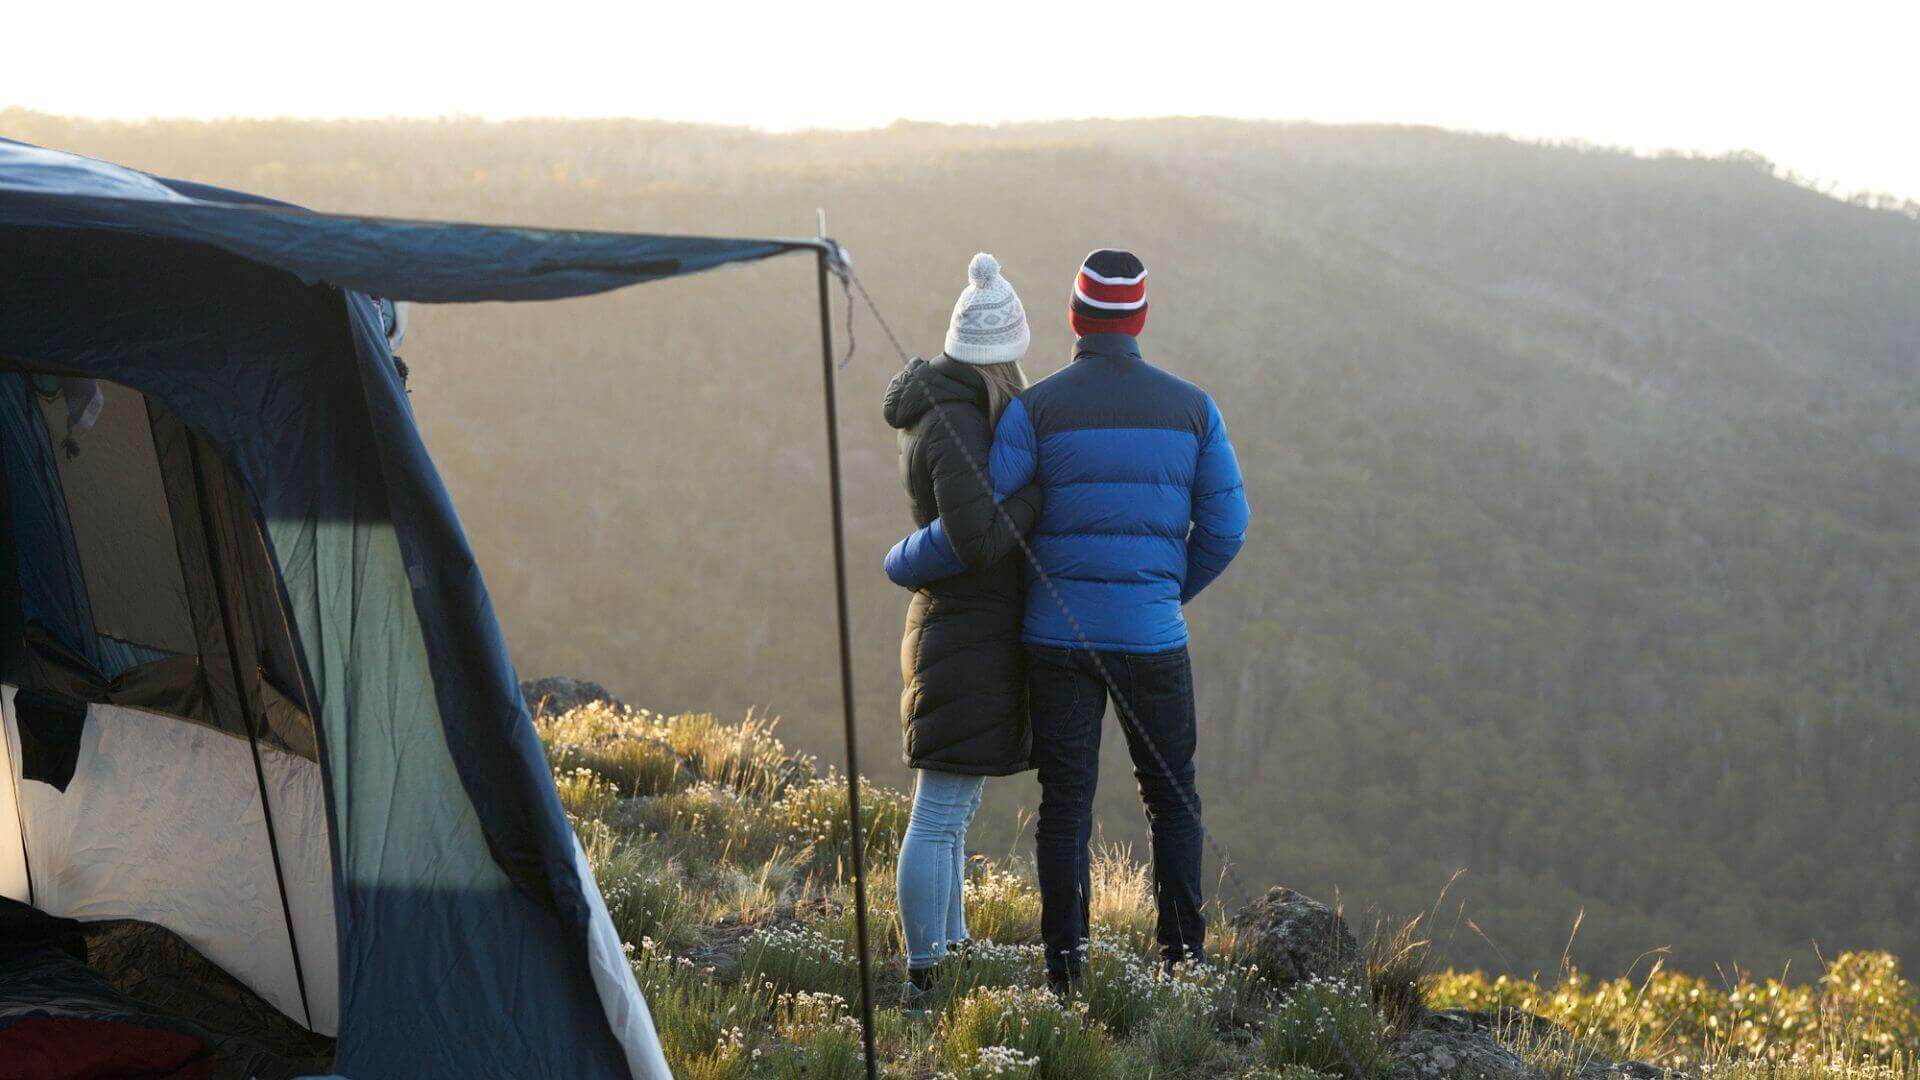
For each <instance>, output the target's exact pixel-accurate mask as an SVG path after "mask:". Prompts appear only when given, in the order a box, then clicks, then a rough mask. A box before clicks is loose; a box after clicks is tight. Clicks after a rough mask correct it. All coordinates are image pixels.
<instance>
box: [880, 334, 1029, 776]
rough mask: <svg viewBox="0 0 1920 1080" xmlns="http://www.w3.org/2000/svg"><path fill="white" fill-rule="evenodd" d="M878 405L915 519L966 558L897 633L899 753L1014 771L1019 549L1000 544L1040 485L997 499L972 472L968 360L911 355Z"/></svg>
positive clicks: (914, 762)
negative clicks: (942, 532) (939, 525)
mask: <svg viewBox="0 0 1920 1080" xmlns="http://www.w3.org/2000/svg"><path fill="white" fill-rule="evenodd" d="M936 403H937V404H938V406H939V409H938V411H936V410H935V404H936ZM942 415H944V417H945V422H942ZM886 416H887V423H889V424H891V425H893V426H894V427H895V428H897V429H899V431H900V472H901V477H902V479H904V480H905V481H906V485H907V497H908V500H909V501H910V502H911V504H912V507H913V521H914V524H915V525H916V526H924V525H927V524H929V523H931V522H932V521H933V519H934V518H935V517H939V518H942V519H943V523H944V527H945V529H946V533H947V539H948V540H949V541H950V542H951V543H952V544H953V549H954V553H955V554H957V555H959V556H960V561H961V562H963V563H965V564H966V566H967V570H966V572H964V573H961V574H958V575H956V576H954V577H950V578H947V579H945V580H942V581H936V582H933V583H932V584H929V585H926V586H923V587H922V588H920V589H918V590H916V591H915V592H914V595H913V601H912V603H911V604H910V605H909V607H908V608H907V631H906V635H905V637H904V638H902V639H901V642H900V672H901V675H902V677H903V678H904V679H905V681H906V689H905V690H904V691H903V692H902V693H901V695H900V722H901V725H902V727H903V728H904V729H905V735H906V745H905V751H904V756H905V758H906V762H907V764H908V765H910V766H912V767H914V768H916V769H934V770H938V771H941V772H952V773H966V774H969V775H974V776H1005V775H1007V774H1009V773H1016V772H1020V771H1022V770H1025V769H1027V768H1030V767H1031V766H1030V764H1029V762H1028V757H1029V756H1030V753H1031V751H1032V748H1033V733H1032V730H1031V729H1030V728H1029V726H1028V723H1027V700H1026V698H1027V695H1026V677H1025V670H1024V663H1025V653H1024V651H1023V650H1022V648H1021V646H1020V609H1021V600H1022V576H1021V572H1020V564H1019V561H1018V556H1014V557H1011V558H1010V557H1009V555H1010V553H1013V552H1014V551H1015V550H1016V548H1017V546H1018V545H1017V543H1016V530H1017V531H1018V533H1019V534H1020V535H1024V534H1025V533H1026V532H1028V531H1029V530H1030V529H1032V527H1033V522H1034V519H1035V518H1037V517H1038V516H1039V513H1040V499H1041V496H1040V490H1039V488H1037V487H1028V488H1025V489H1022V490H1021V491H1019V492H1018V493H1016V494H1015V495H1013V496H1012V497H1011V498H1009V499H1007V500H1006V501H1005V502H1004V503H1002V504H1000V508H999V509H996V508H995V505H994V499H993V492H992V491H990V490H988V488H987V486H986V485H985V484H983V483H982V482H981V481H982V477H984V476H985V475H986V471H987V452H988V451H989V450H990V449H991V448H992V446H993V429H992V428H991V426H989V424H988V422H987V388H986V382H985V380H984V379H983V378H982V377H981V375H980V373H979V372H978V371H975V370H973V369H972V368H970V367H969V366H968V365H966V364H963V363H960V362H959V361H957V360H953V359H951V358H949V357H946V356H941V357H938V358H936V359H934V360H933V361H932V362H930V363H929V362H927V361H924V360H915V361H914V362H913V363H912V364H911V365H910V366H909V367H908V368H907V369H906V370H905V371H902V372H901V373H900V374H898V375H896V376H894V379H893V384H892V385H891V386H888V387H887V400H886ZM1000 509H1004V510H1005V511H1006V513H1005V514H1004V515H1002V514H1001V513H1000V512H999V511H1000Z"/></svg>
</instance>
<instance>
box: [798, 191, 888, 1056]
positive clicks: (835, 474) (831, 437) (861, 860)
mask: <svg viewBox="0 0 1920 1080" xmlns="http://www.w3.org/2000/svg"><path fill="white" fill-rule="evenodd" d="M820 240H821V244H820V248H819V250H818V251H817V252H816V253H815V255H814V269H815V272H816V274H817V276H818V278H819V286H820V378H821V385H822V386H823V387H824V388H825V391H826V404H827V417H826V419H827V486H828V491H829V493H830V498H831V500H832V509H833V585H834V602H835V606H836V607H835V610H836V614H837V616H838V623H839V627H838V629H839V633H840V707H841V714H842V717H843V719H844V720H845V723H846V737H847V824H848V828H847V833H848V841H849V843H850V844H851V845H852V848H853V851H852V855H853V926H854V938H855V942H856V945H857V947H858V949H859V953H860V1040H861V1047H862V1049H863V1050H864V1051H865V1054H866V1062H867V1077H868V1080H874V1078H876V1077H878V1076H879V1074H880V1059H879V1056H878V1055H877V1054H876V1053H875V1052H874V1042H873V975H872V972H871V971H870V969H869V961H868V938H867V861H866V836H865V830H864V827H863V825H862V823H861V820H860V749H859V742H858V739H857V738H856V735H855V726H854V719H853V642H852V636H851V634H850V632H849V631H848V628H847V538H846V521H845V517H846V515H845V513H844V511H843V507H842V500H841V495H840V414H839V408H838V406H837V404H836V401H835V390H834V363H833V315H832V310H831V308H830V306H829V305H828V303H827V260H828V259H829V258H834V259H837V258H839V245H837V244H835V243H833V242H832V241H831V240H828V239H827V214H826V211H824V210H822V211H820Z"/></svg>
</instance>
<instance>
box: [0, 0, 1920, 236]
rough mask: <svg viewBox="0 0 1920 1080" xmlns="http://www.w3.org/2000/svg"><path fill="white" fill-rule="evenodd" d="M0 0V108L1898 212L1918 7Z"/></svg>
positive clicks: (1908, 156) (1915, 140) (1916, 142)
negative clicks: (728, 138)
mask: <svg viewBox="0 0 1920 1080" xmlns="http://www.w3.org/2000/svg"><path fill="white" fill-rule="evenodd" d="M121 7H124V10H117V9H118V8H121ZM15 8H16V10H12V11H9V12H7V14H6V15H5V16H4V24H5V36H7V37H8V38H10V39H11V42H10V47H9V48H8V50H7V53H8V56H7V60H6V64H5V66H4V67H0V107H4V106H8V105H18V106H25V107H28V108H34V109H42V110H46V111H50V112H62V113H78V114H88V115H96V116H116V117H138V116H153V115H162V116H192V117H218V116H229V115H246V116H272V115H293V116H387V115H443V114H456V113H457V114H465V115H478V116H485V117H495V118H500V117H513V116H528V115H549V116H551V115H559V116H645V117H661V118H666V119H672V120H694V121H710V122H717V123H727V124H748V125H753V126H757V127H764V128H773V129H791V128H802V127H866V126H872V125H878V124H885V123H887V122H889V121H892V120H894V119H896V118H899V117H907V118H910V119H917V120H940V121H950V122H998V121H1006V120H1025V119H1045V118H1061V117H1076V116H1163V115H1173V114H1215V115H1226V116H1243V117H1271V118H1281V119H1297V120H1320V121H1330V122H1341V121H1386V122H1399V123H1421V124H1437V125H1441V126H1444V127H1450V128H1463V129H1471V130H1479V131H1498V132H1507V133H1511V134H1515V135H1521V136H1528V137H1536V138H1550V139H1584V140H1587V141H1590V142H1598V143H1605V144H1612V145H1621V146H1630V147H1634V148H1638V149H1666V148H1674V149H1690V150H1704V151H1709V152H1714V153H1718V152H1723V151H1726V150H1730V149H1751V150H1756V151H1759V152H1760V153H1762V154H1765V155H1766V156H1768V157H1769V158H1772V159H1773V160H1774V161H1776V162H1778V163H1780V164H1781V165H1782V166H1784V167H1786V168H1790V169H1792V170H1794V171H1795V172H1798V173H1800V174H1802V175H1805V176H1808V177H1811V178H1814V179H1818V180H1825V181H1831V182H1833V183H1835V184H1837V185H1838V186H1839V188H1840V190H1842V191H1852V190H1859V189H1870V190H1877V191H1886V192H1891V193H1894V194H1898V195H1902V196H1905V197H1908V198H1915V199H1920V130H1917V129H1920V123H1917V122H1916V113H1915V104H1916V101H1920V74H1917V72H1920V65H1917V64H1916V63H1915V61H1914V50H1915V47H1916V44H1920V0H1897V2H1887V0H1882V2H1877V3H1867V2H1861V0H1839V2H1827V3H1792V4H1782V3H1767V2H1766V0H1745V2H1741V3H1720V2H1702V3H1691V2H1688V0H1667V2H1664V3H1646V2H1640V0H1610V2H1604V3H1602V2H1597V0H1587V2H1581V3H1564V2H1559V0H1531V2H1527V3H1473V2H1470V0H1469V2H1459V3H1450V4H1449V3H1434V2H1432V0H1421V2H1416V3H1341V2H1339V0H1328V2H1320V3H1314V4H1305V5H1294V4H1283V3H1266V4H1261V3H1252V2H1248V3H1239V4H1226V3H1215V2H1211V0H1156V2H1153V3H1145V4H1132V3H1123V2H1116V0H1104V2H1098V3H1096V2H1092V0H1081V2H1078V3H1072V4H1067V3H1021V2H1018V0H972V2H969V3H954V2H948V3H939V4H930V3H918V2H914V0H893V2H890V3H866V2H861V3H832V2H826V0H822V2H818V3H811V4H791V3H788V4H775V5H757V4H732V3H717V2H708V3H702V2H700V0H675V2H673V3H670V4H660V3H651V2H632V0H629V2H626V3H621V4H592V3H582V2H578V0H547V2H535V3H516V4H488V3H484V2H480V0H469V2H466V3H460V4H440V3H408V2H405V0H401V2H389V3H370V2H364V0H335V2H332V3H328V4H321V5H313V4H291V3H273V2H270V0H269V2H266V3H262V2H260V0H248V2H246V3H240V2H231V0H213V2H203V3H192V2H189V3H186V4H153V3H141V4H139V5H137V6H136V5H115V4H104V5H103V4H99V3H95V4H85V5H81V4H65V5H62V4H20V5H15ZM21 45H27V46H29V47H26V48H22V47H19V46H21Z"/></svg>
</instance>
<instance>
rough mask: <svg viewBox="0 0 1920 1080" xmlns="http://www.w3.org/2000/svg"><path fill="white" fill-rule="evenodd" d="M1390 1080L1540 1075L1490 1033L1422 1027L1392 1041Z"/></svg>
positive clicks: (1498, 1079) (1503, 1079)
mask: <svg viewBox="0 0 1920 1080" xmlns="http://www.w3.org/2000/svg"><path fill="white" fill-rule="evenodd" d="M1393 1054H1394V1057H1395V1058H1396V1059H1397V1060H1396V1061H1395V1062H1394V1065H1393V1071H1392V1072H1391V1073H1389V1074H1388V1075H1389V1077H1390V1078H1391V1080H1534V1078H1536V1077H1539V1076H1540V1075H1541V1073H1540V1072H1539V1071H1538V1070H1536V1069H1535V1068H1534V1067H1533V1066H1531V1065H1529V1064H1527V1063H1526V1061H1525V1060H1523V1059H1522V1058H1521V1057H1520V1055H1519V1054H1516V1053H1514V1052H1513V1051H1512V1050H1509V1049H1507V1048H1506V1047H1505V1046H1502V1045H1501V1044H1500V1040H1498V1039H1496V1038H1494V1035H1493V1032H1491V1031H1486V1030H1480V1031H1451V1030H1435V1029H1433V1028H1429V1027H1422V1028H1420V1029H1418V1030H1416V1031H1410V1032H1408V1033H1407V1034H1405V1035H1402V1036H1401V1037H1400V1038H1398V1039H1396V1040H1394V1043H1393Z"/></svg>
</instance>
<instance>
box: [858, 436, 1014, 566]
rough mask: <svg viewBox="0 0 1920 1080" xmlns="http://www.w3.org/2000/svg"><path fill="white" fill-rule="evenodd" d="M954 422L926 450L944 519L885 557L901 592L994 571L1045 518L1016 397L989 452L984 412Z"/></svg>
mask: <svg viewBox="0 0 1920 1080" xmlns="http://www.w3.org/2000/svg"><path fill="white" fill-rule="evenodd" d="M934 422H935V423H936V424H938V423H942V421H940V420H938V419H936V420H935V421H934ZM949 422H950V423H951V425H952V430H951V432H948V431H946V430H944V429H942V437H941V438H939V439H938V440H937V441H935V442H933V443H932V444H930V445H929V447H928V451H929V452H928V464H929V465H930V466H931V468H932V472H933V498H934V504H935V505H936V506H938V507H939V508H940V516H939V517H938V518H935V519H934V520H933V521H932V522H930V523H928V524H927V525H926V526H924V527H922V528H921V529H919V530H918V531H916V532H914V533H912V534H911V535H909V536H908V537H907V538H906V539H904V540H902V541H900V542H899V543H898V544H895V545H894V546H893V550H892V551H889V552H888V553H887V561H886V567H887V577H888V578H890V579H892V581H893V583H894V584H896V585H899V586H901V587H903V588H909V589H917V588H919V587H920V586H922V585H925V584H927V583H928V582H932V581H938V580H940V579H942V578H947V577H952V576H953V575H955V574H959V573H962V572H964V571H966V570H970V569H975V568H978V567H982V566H990V565H992V564H993V563H995V562H997V561H999V560H1000V559H1002V558H1005V557H1006V555H1007V554H1008V553H1009V552H1011V551H1012V550H1013V549H1014V546H1015V544H1016V543H1017V542H1018V540H1019V539H1020V538H1021V537H1024V536H1026V535H1027V534H1028V533H1029V532H1031V531H1032V530H1033V525H1034V522H1035V521H1037V520H1039V517H1040V508H1041V494H1040V489H1039V487H1038V486H1036V485H1034V484H1033V483H1031V479H1032V475H1033V471H1034V469H1033V460H1034V455H1033V453H1032V447H1033V425H1032V423H1031V422H1030V421H1029V420H1028V419H1027V415H1026V410H1025V408H1023V407H1022V406H1021V404H1020V401H1019V399H1018V398H1016V399H1014V401H1013V402H1012V403H1010V404H1009V405H1008V406H1007V409H1006V412H1005V413H1003V414H1002V415H1001V418H1000V427H999V430H998V432H997V433H996V435H995V437H994V442H993V447H992V450H991V451H988V450H987V445H986V443H987V431H986V424H985V423H984V422H983V419H982V418H981V416H980V414H979V413H977V412H975V411H973V410H971V409H967V410H955V411H954V412H953V413H951V414H949ZM1023 447H1024V450H1023V449H1022V448H1023ZM983 452H984V453H983ZM982 456H986V457H988V459H989V462H988V480H989V482H990V483H991V486H992V488H993V490H992V491H991V492H989V491H988V490H987V485H986V484H983V483H982V478H981V473H980V470H979V469H978V468H977V467H976V463H977V462H978V461H979V460H980V458H981V457H982ZM1014 480H1018V482H1017V483H1014V482H1012V481H1014Z"/></svg>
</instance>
